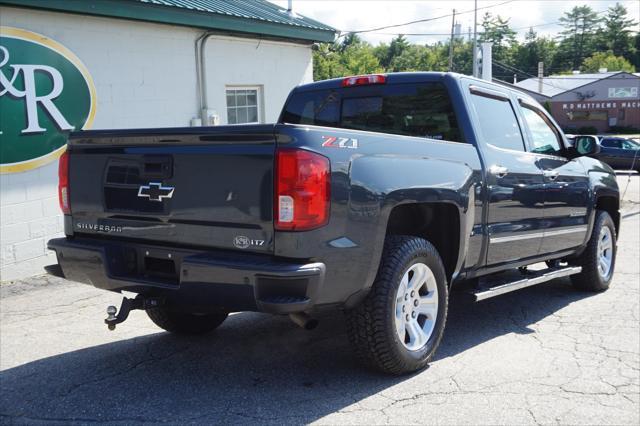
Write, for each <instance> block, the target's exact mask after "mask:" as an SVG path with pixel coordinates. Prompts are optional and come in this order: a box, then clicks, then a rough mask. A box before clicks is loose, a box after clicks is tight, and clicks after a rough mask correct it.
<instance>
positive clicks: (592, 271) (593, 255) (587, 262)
mask: <svg viewBox="0 0 640 426" xmlns="http://www.w3.org/2000/svg"><path fill="white" fill-rule="evenodd" d="M616 250H617V247H616V228H615V225H614V224H613V219H611V216H609V213H607V212H606V211H603V210H598V211H597V212H596V219H595V223H594V225H593V231H592V232H591V238H589V242H588V243H587V247H586V248H585V249H584V251H583V252H582V254H581V255H580V256H579V257H578V258H577V259H575V260H574V261H573V262H572V263H574V264H576V265H578V266H582V272H580V273H579V274H576V275H572V276H571V282H572V283H573V285H574V286H575V287H576V288H579V289H580V290H587V291H595V292H599V291H605V290H606V289H608V288H609V284H610V283H611V279H612V278H613V270H614V267H615V261H616Z"/></svg>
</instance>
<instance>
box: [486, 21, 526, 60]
mask: <svg viewBox="0 0 640 426" xmlns="http://www.w3.org/2000/svg"><path fill="white" fill-rule="evenodd" d="M481 25H482V29H483V31H482V34H480V37H479V40H480V42H481V43H484V42H490V43H492V44H493V46H492V48H491V49H492V56H493V58H494V59H495V60H496V61H498V62H503V63H506V64H509V65H513V53H514V50H513V48H514V47H516V46H517V41H516V32H515V31H514V30H512V29H511V27H509V19H502V17H500V16H499V15H498V16H493V15H492V14H491V13H489V12H486V13H485V14H484V17H483V18H482V24H481Z"/></svg>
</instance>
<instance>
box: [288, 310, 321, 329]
mask: <svg viewBox="0 0 640 426" xmlns="http://www.w3.org/2000/svg"><path fill="white" fill-rule="evenodd" d="M289 318H291V321H293V322H294V323H295V324H296V325H297V326H299V327H300V328H304V329H305V330H313V329H314V328H316V327H317V326H318V324H319V321H318V320H317V319H315V318H311V317H310V316H309V315H307V314H305V313H304V312H298V313H295V314H289Z"/></svg>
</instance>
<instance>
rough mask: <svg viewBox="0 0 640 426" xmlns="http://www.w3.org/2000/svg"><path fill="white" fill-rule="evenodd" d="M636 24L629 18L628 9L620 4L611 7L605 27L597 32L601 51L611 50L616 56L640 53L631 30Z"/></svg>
mask: <svg viewBox="0 0 640 426" xmlns="http://www.w3.org/2000/svg"><path fill="white" fill-rule="evenodd" d="M636 24H637V22H635V21H634V20H633V19H630V18H628V17H627V9H626V8H625V7H624V6H622V5H621V4H620V3H616V4H615V6H612V7H610V8H609V9H608V11H607V16H605V18H604V21H603V27H602V28H601V29H599V30H598V32H597V44H598V47H599V49H600V50H610V51H612V52H613V54H614V55H615V56H625V55H628V54H631V55H635V54H636V53H638V52H637V51H636V49H635V47H634V46H633V38H632V37H631V30H630V28H632V27H633V26H634V25H636Z"/></svg>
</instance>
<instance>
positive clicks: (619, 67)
mask: <svg viewBox="0 0 640 426" xmlns="http://www.w3.org/2000/svg"><path fill="white" fill-rule="evenodd" d="M600 68H606V69H607V71H626V72H636V68H635V67H634V66H633V64H632V63H631V62H629V61H627V60H626V59H625V58H623V57H622V56H616V55H614V54H613V52H612V51H610V50H609V51H607V52H596V53H594V54H593V55H591V56H590V57H588V58H586V59H585V60H584V62H583V63H582V68H581V69H582V71H584V72H598V70H599V69H600Z"/></svg>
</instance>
